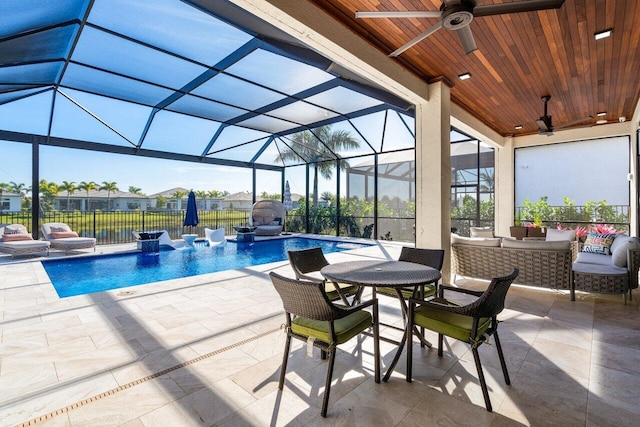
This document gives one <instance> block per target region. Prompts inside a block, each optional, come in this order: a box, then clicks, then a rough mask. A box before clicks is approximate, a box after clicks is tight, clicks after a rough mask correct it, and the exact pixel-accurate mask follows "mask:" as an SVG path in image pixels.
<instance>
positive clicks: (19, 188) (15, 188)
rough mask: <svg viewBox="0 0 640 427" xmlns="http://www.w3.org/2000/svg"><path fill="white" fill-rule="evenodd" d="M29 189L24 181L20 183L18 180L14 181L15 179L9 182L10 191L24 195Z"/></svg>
mask: <svg viewBox="0 0 640 427" xmlns="http://www.w3.org/2000/svg"><path fill="white" fill-rule="evenodd" d="M27 190H28V189H27V186H26V185H24V184H22V183H20V184H18V183H17V182H14V181H11V182H9V191H11V192H12V193H14V194H19V195H21V196H24V195H25V193H26V191H27Z"/></svg>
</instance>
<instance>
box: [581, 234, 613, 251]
mask: <svg viewBox="0 0 640 427" xmlns="http://www.w3.org/2000/svg"><path fill="white" fill-rule="evenodd" d="M615 238H616V235H615V233H614V234H598V233H589V234H588V235H587V240H586V241H585V242H584V246H583V247H582V251H583V252H590V253H594V254H600V255H611V244H612V243H613V240H614V239H615Z"/></svg>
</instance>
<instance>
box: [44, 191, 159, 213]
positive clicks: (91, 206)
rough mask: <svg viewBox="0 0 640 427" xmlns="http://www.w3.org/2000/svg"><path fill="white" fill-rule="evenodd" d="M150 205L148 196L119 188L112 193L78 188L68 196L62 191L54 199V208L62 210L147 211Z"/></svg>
mask: <svg viewBox="0 0 640 427" xmlns="http://www.w3.org/2000/svg"><path fill="white" fill-rule="evenodd" d="M67 200H68V201H69V206H67ZM107 203H108V204H109V205H108V206H107ZM148 207H149V197H148V196H144V195H141V194H133V193H128V192H126V191H118V190H116V191H111V192H110V193H108V192H107V191H106V190H91V191H89V194H88V195H87V192H86V191H82V190H76V191H75V192H74V193H73V194H69V195H68V198H67V193H66V192H65V191H62V192H60V193H58V195H57V196H56V197H55V199H54V209H56V210H61V211H66V210H71V211H74V210H75V211H96V210H101V211H135V210H142V211H145V210H147V208H148Z"/></svg>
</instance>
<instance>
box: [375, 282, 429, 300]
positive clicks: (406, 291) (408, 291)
mask: <svg viewBox="0 0 640 427" xmlns="http://www.w3.org/2000/svg"><path fill="white" fill-rule="evenodd" d="M376 292H377V293H379V294H383V295H387V296H390V297H396V298H397V297H398V293H397V292H396V288H387V287H386V286H381V287H379V288H376ZM435 293H436V288H435V286H431V285H425V287H424V297H425V298H426V297H430V296H432V295H435ZM402 296H404V298H405V299H409V298H413V288H402ZM417 297H420V293H419V292H418V294H417Z"/></svg>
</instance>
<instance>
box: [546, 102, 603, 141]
mask: <svg viewBox="0 0 640 427" xmlns="http://www.w3.org/2000/svg"><path fill="white" fill-rule="evenodd" d="M541 99H542V102H544V115H543V116H542V117H540V118H539V119H538V120H536V123H537V124H538V133H539V134H540V135H547V136H551V135H553V131H554V130H561V129H564V128H568V127H571V126H573V125H577V124H578V123H582V122H586V121H587V120H591V119H593V116H587V117H583V118H581V119H577V120H573V121H571V122H569V123H564V124H562V125H560V126H556V127H554V126H553V122H552V120H551V116H550V115H548V114H547V103H548V102H549V100H550V99H551V95H545V96H543V97H542V98H541Z"/></svg>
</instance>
